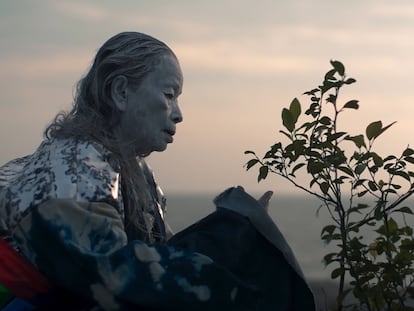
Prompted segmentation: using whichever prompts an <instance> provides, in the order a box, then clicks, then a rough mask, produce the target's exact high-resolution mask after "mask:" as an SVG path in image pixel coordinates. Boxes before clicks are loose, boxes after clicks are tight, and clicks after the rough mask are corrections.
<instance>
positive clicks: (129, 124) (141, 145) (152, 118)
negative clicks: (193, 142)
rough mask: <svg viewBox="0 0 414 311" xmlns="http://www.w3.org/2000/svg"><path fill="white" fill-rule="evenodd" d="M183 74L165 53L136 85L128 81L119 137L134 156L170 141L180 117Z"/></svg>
mask: <svg viewBox="0 0 414 311" xmlns="http://www.w3.org/2000/svg"><path fill="white" fill-rule="evenodd" d="M182 85H183V76H182V73H181V69H180V65H179V64H178V61H177V60H176V58H175V57H174V56H172V55H164V56H162V57H161V59H160V62H159V63H158V64H157V65H155V69H154V70H153V71H151V72H149V73H148V74H147V75H146V77H145V78H144V79H143V80H142V81H141V83H140V84H139V85H138V86H135V85H134V84H130V83H128V85H127V87H126V93H125V96H126V106H125V109H124V111H122V113H121V120H120V126H119V131H118V138H119V139H120V141H121V143H123V144H125V145H126V146H127V149H128V150H131V151H132V152H134V156H137V155H147V154H149V153H151V152H153V151H163V150H165V149H166V148H167V144H169V143H172V142H173V136H174V135H175V132H176V124H177V123H179V122H181V121H182V120H183V116H182V114H181V110H180V108H179V107H178V101H177V99H178V96H179V95H180V94H181V91H182Z"/></svg>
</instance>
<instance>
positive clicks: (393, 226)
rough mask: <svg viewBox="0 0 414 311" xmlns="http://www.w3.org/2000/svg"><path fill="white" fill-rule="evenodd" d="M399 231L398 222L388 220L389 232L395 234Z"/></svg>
mask: <svg viewBox="0 0 414 311" xmlns="http://www.w3.org/2000/svg"><path fill="white" fill-rule="evenodd" d="M397 229H398V224H397V222H396V221H395V220H394V219H393V218H390V219H388V230H389V232H390V233H393V232H395V231H396V230H397Z"/></svg>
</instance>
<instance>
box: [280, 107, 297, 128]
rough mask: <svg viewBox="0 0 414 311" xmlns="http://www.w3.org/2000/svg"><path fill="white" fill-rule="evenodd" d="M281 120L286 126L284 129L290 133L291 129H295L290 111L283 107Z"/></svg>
mask: <svg viewBox="0 0 414 311" xmlns="http://www.w3.org/2000/svg"><path fill="white" fill-rule="evenodd" d="M282 120H283V125H284V126H285V127H286V129H287V130H288V131H289V132H291V133H292V132H293V130H294V129H295V121H294V118H293V116H292V112H290V110H289V109H287V108H283V110H282Z"/></svg>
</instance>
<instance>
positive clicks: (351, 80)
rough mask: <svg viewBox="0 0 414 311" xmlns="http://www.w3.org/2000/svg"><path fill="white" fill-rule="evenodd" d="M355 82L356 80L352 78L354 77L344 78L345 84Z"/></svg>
mask: <svg viewBox="0 0 414 311" xmlns="http://www.w3.org/2000/svg"><path fill="white" fill-rule="evenodd" d="M355 82H356V80H355V79H354V78H348V79H346V80H345V82H344V83H345V84H352V83H355Z"/></svg>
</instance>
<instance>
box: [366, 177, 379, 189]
mask: <svg viewBox="0 0 414 311" xmlns="http://www.w3.org/2000/svg"><path fill="white" fill-rule="evenodd" d="M368 187H369V189H371V191H377V190H378V187H377V184H376V183H375V182H373V181H372V180H369V181H368Z"/></svg>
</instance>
